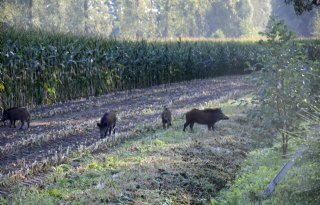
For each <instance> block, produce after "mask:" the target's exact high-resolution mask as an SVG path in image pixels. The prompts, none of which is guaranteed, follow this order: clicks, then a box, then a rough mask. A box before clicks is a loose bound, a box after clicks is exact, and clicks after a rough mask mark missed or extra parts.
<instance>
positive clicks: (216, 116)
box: [183, 108, 229, 131]
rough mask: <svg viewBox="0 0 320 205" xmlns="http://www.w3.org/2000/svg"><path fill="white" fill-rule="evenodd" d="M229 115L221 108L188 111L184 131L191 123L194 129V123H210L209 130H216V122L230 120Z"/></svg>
mask: <svg viewBox="0 0 320 205" xmlns="http://www.w3.org/2000/svg"><path fill="white" fill-rule="evenodd" d="M228 119H229V117H227V116H226V115H224V114H223V112H222V110H221V108H216V109H209V108H208V109H204V110H198V109H192V110H190V111H189V112H187V113H186V123H184V127H183V131H185V129H186V127H187V126H188V125H190V129H191V130H192V128H193V124H194V123H199V124H204V125H208V130H210V129H212V130H214V124H215V123H216V122H218V121H220V120H228Z"/></svg>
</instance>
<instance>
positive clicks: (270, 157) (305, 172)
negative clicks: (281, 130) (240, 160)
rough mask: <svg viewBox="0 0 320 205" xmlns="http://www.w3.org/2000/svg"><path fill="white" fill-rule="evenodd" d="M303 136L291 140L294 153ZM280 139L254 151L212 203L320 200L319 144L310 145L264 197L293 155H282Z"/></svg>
mask: <svg viewBox="0 0 320 205" xmlns="http://www.w3.org/2000/svg"><path fill="white" fill-rule="evenodd" d="M300 143H301V140H293V141H290V155H293V154H294V153H295V151H296V150H297V148H298V146H299V145H300ZM280 146H281V143H280V142H279V143H277V144H276V145H275V146H273V147H272V148H264V149H258V150H255V151H252V152H251V153H250V155H249V157H248V158H247V159H246V160H245V163H244V165H243V166H242V169H241V171H240V172H239V173H238V174H237V177H236V179H235V181H234V182H232V183H230V184H229V185H228V186H227V188H225V190H223V191H221V192H220V193H219V195H218V196H217V197H215V198H213V199H212V200H211V204H288V205H289V204H318V202H319V198H320V197H319V195H318V194H316V193H317V192H318V191H319V183H320V171H319V160H317V159H316V158H314V157H315V153H317V154H316V155H317V156H319V151H318V148H319V144H318V145H317V146H316V147H315V146H311V147H310V148H309V149H308V150H307V151H305V153H304V154H303V155H302V156H301V157H300V158H298V160H297V161H296V162H295V164H294V165H293V167H292V168H291V169H290V170H289V171H288V172H287V174H286V176H285V177H284V178H283V179H282V180H281V181H280V183H279V184H278V185H277V187H276V189H275V191H274V193H273V194H272V195H271V196H269V197H268V198H263V197H262V196H261V193H262V192H263V191H264V190H265V189H266V188H267V186H268V184H269V183H270V182H271V180H272V179H273V178H274V177H275V176H276V175H277V174H278V173H279V171H280V170H281V168H282V167H283V166H284V165H285V164H286V163H287V162H288V161H289V160H290V158H282V157H281V147H280Z"/></svg>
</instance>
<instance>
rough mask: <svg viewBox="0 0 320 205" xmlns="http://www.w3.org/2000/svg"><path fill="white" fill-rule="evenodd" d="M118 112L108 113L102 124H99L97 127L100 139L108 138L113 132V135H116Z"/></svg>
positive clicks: (102, 119)
mask: <svg viewBox="0 0 320 205" xmlns="http://www.w3.org/2000/svg"><path fill="white" fill-rule="evenodd" d="M116 121H117V117H116V112H115V111H111V112H109V113H106V114H104V115H103V116H102V118H101V120H100V123H97V126H98V127H99V129H100V138H101V139H102V138H106V136H107V134H108V135H111V131H112V130H113V134H115V133H116V130H115V126H116Z"/></svg>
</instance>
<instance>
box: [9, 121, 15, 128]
mask: <svg viewBox="0 0 320 205" xmlns="http://www.w3.org/2000/svg"><path fill="white" fill-rule="evenodd" d="M12 125H13V127H14V128H16V121H15V120H10V127H12Z"/></svg>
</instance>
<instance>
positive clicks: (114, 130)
mask: <svg viewBox="0 0 320 205" xmlns="http://www.w3.org/2000/svg"><path fill="white" fill-rule="evenodd" d="M115 127H116V124H114V125H113V127H112V129H113V134H116V128H115Z"/></svg>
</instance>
